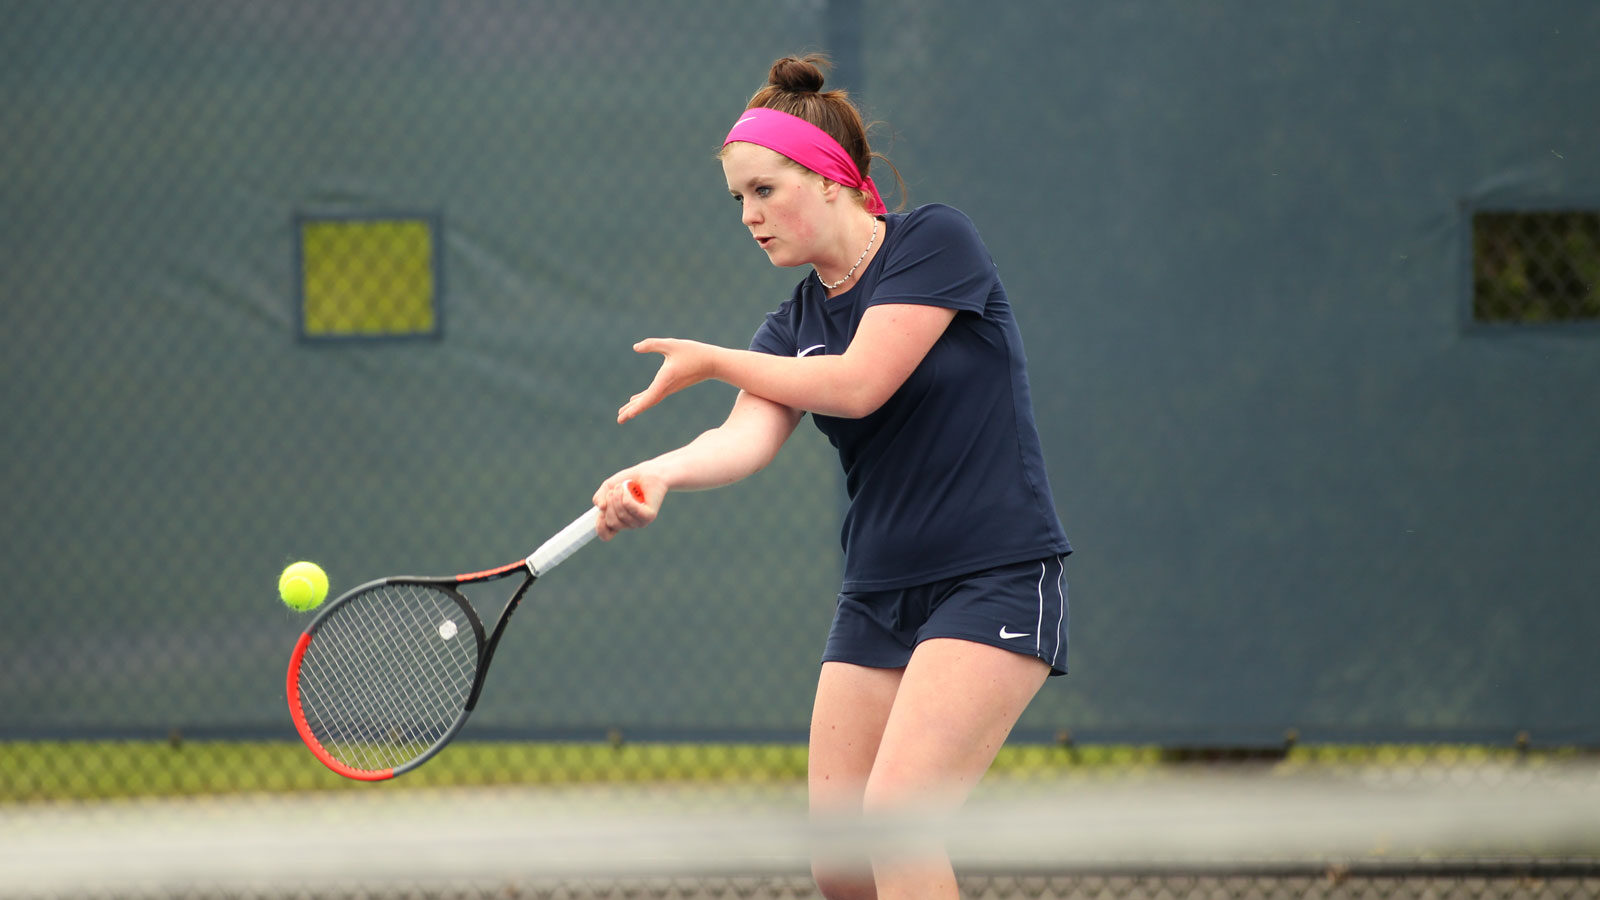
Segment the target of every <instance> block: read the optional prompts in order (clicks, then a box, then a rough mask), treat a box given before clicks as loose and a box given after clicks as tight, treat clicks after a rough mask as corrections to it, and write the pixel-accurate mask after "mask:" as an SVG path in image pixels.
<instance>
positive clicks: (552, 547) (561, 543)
mask: <svg viewBox="0 0 1600 900" xmlns="http://www.w3.org/2000/svg"><path fill="white" fill-rule="evenodd" d="M599 521H600V508H599V507H597V506H591V507H589V511H588V512H586V513H584V514H583V515H581V516H579V517H577V518H576V519H573V520H572V524H571V525H568V526H567V527H565V528H563V529H561V530H560V531H558V532H556V535H555V537H552V538H551V539H550V540H548V541H545V542H544V543H543V544H540V545H539V549H537V550H535V551H533V552H532V553H530V554H528V571H530V572H532V573H533V577H535V578H538V577H540V576H542V575H544V574H545V573H546V572H548V571H550V570H551V569H554V568H555V567H556V566H559V565H561V562H562V560H565V559H566V558H567V557H569V556H571V555H572V554H574V553H577V552H578V550H579V548H581V547H582V546H583V545H584V544H587V543H589V542H590V541H592V540H594V539H595V537H596V536H597V535H596V534H595V531H594V529H595V525H596V523H598V522H599Z"/></svg>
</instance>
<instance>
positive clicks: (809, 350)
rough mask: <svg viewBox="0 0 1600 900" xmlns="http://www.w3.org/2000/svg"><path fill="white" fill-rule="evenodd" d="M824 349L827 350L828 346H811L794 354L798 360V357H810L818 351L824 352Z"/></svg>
mask: <svg viewBox="0 0 1600 900" xmlns="http://www.w3.org/2000/svg"><path fill="white" fill-rule="evenodd" d="M826 349H828V345H827V344H812V345H811V346H809V347H807V348H805V349H804V350H801V351H800V352H799V353H796V354H795V358H796V359H798V358H799V357H802V356H810V355H811V354H813V353H815V352H817V351H818V350H826Z"/></svg>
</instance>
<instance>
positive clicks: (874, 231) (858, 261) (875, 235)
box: [812, 216, 878, 291]
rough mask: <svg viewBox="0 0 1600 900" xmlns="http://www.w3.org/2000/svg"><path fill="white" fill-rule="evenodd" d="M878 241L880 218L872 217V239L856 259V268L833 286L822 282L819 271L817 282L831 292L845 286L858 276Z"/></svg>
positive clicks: (852, 267) (869, 239)
mask: <svg viewBox="0 0 1600 900" xmlns="http://www.w3.org/2000/svg"><path fill="white" fill-rule="evenodd" d="M877 239H878V217H877V216H873V217H872V237H869V238H867V249H865V250H863V251H861V255H860V256H858V257H856V264H855V265H854V266H851V267H850V271H848V272H846V273H844V277H843V278H841V279H839V280H838V281H835V282H834V283H833V284H829V283H827V282H826V281H822V272H820V271H818V272H817V280H818V281H821V282H822V286H823V287H824V288H827V289H828V290H830V291H831V290H833V289H834V288H836V287H838V286H839V285H841V284H844V283H845V282H846V281H849V280H850V277H851V276H852V275H854V274H856V268H857V267H859V266H860V265H861V261H862V260H863V259H866V258H867V254H868V253H871V252H872V244H873V242H875V241H877ZM812 268H813V269H815V268H816V267H815V266H812Z"/></svg>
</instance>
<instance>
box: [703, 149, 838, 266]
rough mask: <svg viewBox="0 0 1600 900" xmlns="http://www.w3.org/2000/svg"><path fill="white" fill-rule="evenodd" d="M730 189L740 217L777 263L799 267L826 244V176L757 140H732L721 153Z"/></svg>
mask: <svg viewBox="0 0 1600 900" xmlns="http://www.w3.org/2000/svg"><path fill="white" fill-rule="evenodd" d="M722 173H723V175H724V176H726V177H727V179H728V192H729V193H730V194H732V195H733V199H734V200H735V201H737V202H738V203H739V205H740V209H741V213H742V214H741V216H740V221H741V222H743V223H744V225H745V227H746V228H748V229H750V236H751V237H753V238H755V240H756V243H757V244H760V245H761V249H762V250H765V251H766V253H767V258H768V259H769V260H771V261H772V264H773V265H775V266H801V265H805V264H807V263H810V262H812V261H813V260H814V259H816V256H817V253H818V251H819V250H820V249H821V247H822V241H821V237H822V235H821V234H820V230H821V226H822V223H823V222H825V221H826V218H825V216H824V215H823V212H824V211H825V209H826V203H825V202H824V200H823V196H822V192H823V180H822V176H820V175H818V174H816V173H815V172H811V171H808V170H806V169H803V168H801V167H800V166H798V165H796V164H795V163H793V162H791V161H790V160H789V159H788V158H787V157H785V156H783V155H782V154H780V153H777V152H776V151H773V150H768V149H767V148H766V147H762V146H759V145H757V144H747V143H744V142H736V143H732V144H729V145H728V146H727V148H726V149H725V150H724V151H723V154H722Z"/></svg>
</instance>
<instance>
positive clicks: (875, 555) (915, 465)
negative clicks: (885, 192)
mask: <svg viewBox="0 0 1600 900" xmlns="http://www.w3.org/2000/svg"><path fill="white" fill-rule="evenodd" d="M884 221H885V226H886V228H885V232H884V239H883V246H882V247H881V249H879V251H878V255H877V256H875V257H873V260H872V262H871V263H870V264H869V265H868V266H867V268H866V269H865V270H864V271H863V272H862V273H861V274H860V275H859V277H858V279H857V281H856V283H855V286H854V287H853V288H851V289H850V290H848V291H846V292H845V293H843V294H840V295H839V296H837V297H834V298H832V299H829V298H828V297H827V295H826V293H825V292H824V291H823V288H822V285H821V283H820V282H819V281H818V280H817V276H816V274H815V273H814V272H813V273H812V274H810V275H807V276H806V278H805V280H804V281H802V282H800V284H799V286H797V287H796V288H795V292H794V296H793V297H791V298H790V299H789V300H786V301H784V303H783V305H782V306H780V307H778V309H777V311H776V312H773V313H769V314H768V315H767V319H766V322H765V323H763V324H762V326H761V328H760V330H758V331H757V332H756V335H755V337H754V338H753V339H752V341H751V344H750V349H752V350H757V351H760V352H763V353H772V354H776V355H780V356H810V355H813V354H818V353H831V354H842V353H843V352H844V351H845V348H846V347H848V346H849V345H850V340H851V339H852V338H853V337H854V336H855V331H856V326H857V325H859V324H860V322H861V316H862V315H863V314H864V313H865V312H866V310H867V309H868V308H869V307H871V306H875V305H877V304H880V303H916V304H924V305H928V306H939V307H945V308H949V309H954V310H957V313H956V317H955V319H954V320H952V321H951V323H950V327H949V328H948V329H947V330H946V331H945V332H944V334H943V335H941V336H940V338H939V340H938V341H937V342H935V343H934V345H933V347H932V348H931V349H930V350H929V351H928V355H927V356H926V357H924V358H923V360H922V362H921V363H920V364H919V365H918V366H917V367H916V369H915V370H914V371H912V373H911V375H910V377H909V378H907V379H906V382H905V384H903V385H901V387H900V389H899V390H898V391H896V392H895V394H894V395H893V396H892V397H890V398H889V400H888V401H887V402H886V403H884V405H883V406H882V407H880V408H879V409H878V410H876V411H875V412H873V413H872V414H871V415H868V416H866V417H864V418H860V419H841V418H835V417H833V416H823V415H816V416H813V419H814V420H815V422H816V423H817V427H818V428H819V429H821V431H822V433H823V434H825V435H827V436H828V440H829V441H830V442H832V443H833V445H834V447H836V448H838V450H839V461H840V462H841V463H842V464H843V466H844V473H845V488H846V491H847V492H848V494H849V496H850V509H849V511H848V512H847V513H846V514H845V518H844V529H843V533H842V535H841V541H842V544H843V546H844V554H845V565H844V584H843V587H842V590H845V591H874V590H888V589H893V588H902V587H910V586H912V585H917V584H926V583H928V582H930V581H937V580H940V579H943V578H949V577H951V576H955V575H962V574H965V573H968V572H977V571H981V570H983V569H987V568H991V567H993V566H998V565H1004V564H1006V563H1014V562H1022V561H1025V560H1031V559H1039V558H1042V557H1046V556H1051V555H1054V554H1065V553H1070V552H1071V551H1072V548H1071V546H1070V545H1069V544H1068V543H1067V536H1066V533H1065V532H1064V531H1063V530H1062V527H1061V522H1060V520H1059V519H1058V518H1057V516H1056V510H1055V501H1054V499H1053V498H1052V497H1051V494H1050V484H1049V481H1048V479H1047V478H1046V477H1045V468H1044V453H1043V451H1042V450H1041V449H1040V445H1039V433H1038V428H1037V427H1036V426H1035V424H1034V418H1033V403H1032V401H1031V400H1030V398H1029V394H1028V373H1027V363H1026V360H1025V358H1024V356H1023V352H1022V336H1021V334H1020V332H1018V330H1017V323H1016V321H1015V320H1014V319H1013V318H1012V316H1011V306H1010V304H1009V303H1007V302H1006V292H1005V288H1004V287H1002V286H1001V284H1000V276H999V273H998V272H997V271H996V270H995V265H994V260H993V259H992V258H991V257H990V256H989V251H988V249H987V248H985V247H984V245H983V240H982V239H981V238H980V237H979V236H978V231H977V229H976V228H974V227H973V225H972V222H971V220H969V219H968V218H967V217H966V216H965V215H964V214H962V213H961V212H960V211H959V210H956V209H953V208H951V207H949V206H943V205H939V204H933V205H929V206H923V207H919V208H918V209H916V210H914V211H912V212H910V213H905V214H890V215H888V216H886V217H884Z"/></svg>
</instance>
